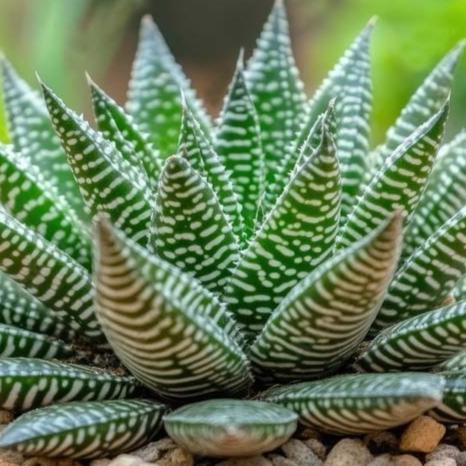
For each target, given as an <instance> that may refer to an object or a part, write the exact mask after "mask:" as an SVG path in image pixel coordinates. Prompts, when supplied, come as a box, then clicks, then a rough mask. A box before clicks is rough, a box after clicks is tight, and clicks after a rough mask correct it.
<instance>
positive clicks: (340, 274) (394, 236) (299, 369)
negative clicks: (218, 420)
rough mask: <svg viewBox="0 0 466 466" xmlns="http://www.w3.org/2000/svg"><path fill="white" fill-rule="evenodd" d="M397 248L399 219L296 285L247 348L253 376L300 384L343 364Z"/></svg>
mask: <svg viewBox="0 0 466 466" xmlns="http://www.w3.org/2000/svg"><path fill="white" fill-rule="evenodd" d="M400 245H401V216H400V215H399V214H398V215H395V216H394V217H393V218H392V219H390V221H388V222H387V223H386V224H385V225H383V226H382V227H381V228H379V229H378V231H376V232H374V233H373V234H371V235H370V236H369V237H368V238H365V239H364V240H362V241H360V242H359V243H357V244H355V245H354V246H353V247H351V248H349V249H347V250H344V251H342V252H341V253H340V254H338V255H337V256H335V257H334V258H333V259H331V260H329V261H327V262H325V263H324V264H323V265H321V266H320V267H319V268H317V270H316V271H315V272H313V273H311V274H310V275H309V276H307V277H306V278H305V279H304V280H303V281H301V282H300V283H299V284H298V285H296V286H295V287H294V288H293V289H292V291H291V292H290V293H289V294H288V295H287V297H286V298H285V299H284V300H283V301H282V302H281V304H280V305H279V306H278V307H277V309H276V310H275V311H274V313H273V314H272V316H271V318H270V319H269V320H268V322H267V324H266V326H265V328H264V330H263V331H262V333H261V334H260V335H259V337H258V338H257V340H256V341H255V342H254V345H253V346H252V348H251V355H250V359H251V361H252V364H253V368H254V369H255V372H256V374H257V376H258V377H259V378H260V379H261V380H266V381H283V382H289V381H290V380H293V379H294V380H305V379H309V378H315V377H319V376H321V375H322V374H323V373H329V372H332V371H334V370H335V369H337V368H338V367H340V366H341V365H342V364H344V363H345V362H346V360H347V359H348V358H349V357H350V356H351V355H352V354H353V353H354V351H355V350H356V348H357V347H358V345H359V344H360V343H361V341H362V340H363V339H364V337H365V336H366V334H367V332H368V330H369V327H370V326H371V324H372V322H373V321H374V319H375V317H376V315H377V312H378V310H379V308H380V305H381V304H382V300H383V297H384V295H385V292H386V290H387V287H388V284H389V283H390V280H391V279H392V276H393V273H394V271H395V268H396V264H397V261H398V257H399V252H400Z"/></svg>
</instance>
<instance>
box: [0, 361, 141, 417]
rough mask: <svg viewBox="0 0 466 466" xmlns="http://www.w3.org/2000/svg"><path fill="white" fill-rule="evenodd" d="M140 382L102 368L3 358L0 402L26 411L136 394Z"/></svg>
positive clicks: (0, 369)
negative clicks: (67, 402)
mask: <svg viewBox="0 0 466 466" xmlns="http://www.w3.org/2000/svg"><path fill="white" fill-rule="evenodd" d="M136 387H137V384H136V382H135V380H134V379H133V378H131V377H121V376H118V375H114V374H112V373H111V372H105V371H103V370H100V369H95V368H91V367H86V366H81V365H78V364H69V363H65V362H59V361H44V360H42V359H34V358H30V357H28V358H5V359H1V360H0V406H1V407H2V409H8V410H15V411H17V410H19V411H26V410H29V409H31V408H38V407H39V406H47V405H50V404H55V403H64V402H66V401H78V400H80V401H90V400H104V399H107V400H110V399H114V398H126V397H127V396H130V395H133V394H134V392H135V390H136Z"/></svg>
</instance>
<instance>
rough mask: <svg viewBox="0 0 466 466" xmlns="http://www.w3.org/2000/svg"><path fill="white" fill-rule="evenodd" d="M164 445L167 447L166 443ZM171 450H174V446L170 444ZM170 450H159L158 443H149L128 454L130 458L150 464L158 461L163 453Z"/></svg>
mask: <svg viewBox="0 0 466 466" xmlns="http://www.w3.org/2000/svg"><path fill="white" fill-rule="evenodd" d="M163 440H165V439H163ZM165 444H166V445H165V446H168V442H165ZM171 448H176V444H175V443H173V442H172V443H171ZM171 448H165V449H161V448H160V444H159V442H151V443H148V444H147V445H144V446H143V447H141V448H138V449H137V450H134V451H132V452H130V453H129V454H130V455H131V456H137V457H138V458H141V459H142V460H144V461H147V462H149V463H150V462H154V461H156V460H158V459H159V458H160V457H161V456H162V452H163V451H166V450H169V449H171Z"/></svg>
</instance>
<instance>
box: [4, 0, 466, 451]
mask: <svg viewBox="0 0 466 466" xmlns="http://www.w3.org/2000/svg"><path fill="white" fill-rule="evenodd" d="M372 29H373V22H370V23H369V25H368V26H367V27H366V28H365V29H364V30H363V31H362V33H361V34H360V35H359V36H358V37H357V38H356V39H355V41H354V42H353V44H352V45H351V46H350V47H349V48H348V50H347V51H346V52H345V53H344V55H343V57H342V58H341V60H340V61H339V62H338V63H337V65H336V66H335V68H334V69H333V70H332V71H331V72H330V73H329V75H328V77H327V78H326V79H325V81H324V82H323V84H322V85H321V87H320V88H319V89H318V90H317V91H316V93H315V94H314V97H313V98H312V99H308V98H307V97H306V95H305V94H304V92H303V85H302V83H301V81H300V79H299V76H298V71H297V69H296V67H295V64H294V59H293V55H292V52H291V47H290V41H289V35H288V29H287V22H286V15H285V10H284V7H283V5H282V3H280V2H278V3H277V4H276V5H275V7H274V8H273V10H272V12H271V14H270V17H269V19H268V21H267V23H266V25H265V27H264V30H263V32H262V34H261V36H260V38H259V41H258V44H257V49H256V51H255V52H254V53H253V55H252V57H251V58H250V59H249V61H248V62H247V63H246V64H245V63H244V62H243V59H242V58H241V57H240V59H239V60H238V64H237V67H236V71H235V74H234V77H233V80H232V83H231V85H230V87H229V90H228V93H227V97H226V99H225V103H224V107H223V111H222V112H221V115H220V117H219V119H218V120H217V121H216V122H214V121H212V119H211V118H210V117H209V116H208V115H207V114H206V112H205V111H204V109H203V106H202V103H201V102H200V101H199V100H198V99H197V97H196V95H195V92H194V91H193V90H192V89H191V87H190V84H189V81H188V79H187V78H186V77H185V75H184V74H183V71H182V70H181V68H180V67H179V66H178V65H177V64H176V62H175V60H174V58H173V57H172V55H171V53H170V51H169V48H168V47H167V45H166V44H165V42H164V40H163V38H162V36H161V35H160V33H159V31H158V29H157V28H156V26H155V24H154V23H153V22H152V21H151V19H150V18H145V19H144V20H143V22H142V28H141V38H140V44H139V48H138V52H137V56H136V60H135V64H134V68H133V72H132V76H131V81H130V86H129V97H128V102H127V104H126V106H125V107H124V108H123V107H121V106H119V105H118V104H117V103H116V102H115V101H114V100H112V99H111V97H109V96H108V95H107V94H106V93H105V92H104V91H103V90H102V89H100V88H99V87H98V86H97V85H96V84H94V83H93V82H92V81H91V80H90V78H89V85H90V90H91V97H92V102H93V105H94V111H95V117H96V118H95V123H96V128H94V127H91V126H90V125H89V124H88V123H87V122H86V121H84V120H83V118H82V117H81V116H79V115H78V114H76V113H75V112H74V111H72V110H71V109H69V108H68V107H67V106H66V105H65V103H64V102H63V101H62V100H61V99H60V98H59V97H58V96H56V95H55V94H54V92H53V91H52V90H51V89H50V88H49V87H47V86H46V85H45V84H43V83H41V90H42V96H40V95H38V94H37V92H36V91H34V90H32V89H31V88H30V87H29V86H28V85H27V84H26V83H25V82H24V81H22V80H21V79H20V78H19V77H18V76H17V75H16V73H15V71H14V70H13V68H12V67H11V65H9V64H7V63H4V64H3V87H4V95H5V104H6V108H7V113H8V119H9V122H10V134H11V141H12V144H11V146H4V147H1V148H0V202H1V204H2V208H1V210H0V236H1V241H0V271H1V275H0V292H1V293H2V302H1V307H0V320H1V325H0V355H1V359H0V406H1V407H2V408H5V409H12V410H15V411H17V412H19V413H23V414H21V415H20V416H19V417H18V418H17V419H16V420H15V421H14V422H13V423H12V424H10V425H9V426H8V427H7V428H6V429H5V430H4V431H2V433H1V435H0V446H1V447H10V448H14V449H16V450H18V451H20V452H22V453H24V454H26V455H41V456H59V457H73V458H91V457H96V456H99V455H109V454H115V453H117V452H121V451H128V450H131V449H133V448H135V447H136V446H138V445H141V444H143V443H144V442H147V441H149V440H150V439H151V438H152V437H154V436H155V435H157V432H158V430H159V427H160V426H161V424H162V421H163V423H164V425H165V429H166V431H167V432H168V433H169V435H171V436H172V437H173V438H174V439H175V440H176V441H177V442H179V443H180V444H181V445H183V446H185V447H186V448H189V449H190V450H191V451H193V452H195V453H199V454H208V455H212V456H221V455H232V456H235V455H248V454H257V453H260V452H264V451H267V450H270V449H273V448H275V447H277V446H278V445H280V444H281V443H282V442H284V441H285V440H286V439H287V438H288V437H289V436H290V435H292V434H293V432H294V430H295V429H296V424H297V422H299V423H301V424H303V425H310V426H313V427H317V428H319V429H322V430H325V431H328V432H332V433H336V434H344V433H351V434H359V433H364V432H371V431H376V430H381V429H387V428H391V427H394V426H398V425H400V424H403V423H406V422H408V421H409V420H411V419H412V418H414V417H416V416H418V415H419V414H421V413H423V412H425V411H429V410H430V411H432V412H433V413H436V414H435V415H437V416H439V417H441V418H442V419H447V421H450V422H462V421H464V420H466V383H465V382H464V379H465V376H466V373H465V372H464V367H466V364H465V363H464V361H465V360H466V358H465V356H464V351H463V352H462V350H463V349H464V348H465V345H466V337H465V335H466V333H465V331H464V330H465V327H466V303H465V302H463V301H461V297H462V295H463V293H464V292H463V286H462V278H463V277H464V275H465V271H466V235H465V230H466V208H465V207H464V205H465V202H466V191H465V189H464V186H465V185H466V164H465V160H466V138H465V136H464V133H461V134H460V135H458V136H457V137H456V138H454V139H453V140H452V141H451V142H450V143H448V144H444V145H443V146H442V138H443V134H444V129H445V122H446V119H447V114H448V101H449V94H450V86H451V82H452V79H453V71H454V68H455V65H456V63H457V61H458V59H459V57H460V55H461V48H462V47H461V45H459V46H457V47H456V48H454V49H453V50H452V51H451V52H450V53H448V54H447V55H446V57H445V58H444V59H443V60H442V61H441V62H440V63H439V64H438V65H437V67H436V68H435V69H434V70H433V71H432V73H431V74H430V75H429V76H428V77H427V78H426V80H425V81H424V82H423V83H422V84H421V85H420V87H419V89H418V90H417V91H416V92H415V94H414V95H413V97H412V98H411V99H410V101H409V102H408V103H407V105H406V107H405V108H404V109H403V111H402V112H401V114H400V117H399V118H398V120H397V121H396V122H395V123H394V125H393V127H392V128H390V130H389V131H388V133H387V138H386V141H385V143H384V144H383V145H382V146H381V147H379V148H377V149H376V150H374V151H372V152H370V150H369V144H368V137H369V119H370V109H371V86H370V76H369V73H370V57H369V45H370V36H371V32H372ZM453 295H455V296H457V297H458V301H457V302H456V301H454V299H453V298H452V296H453ZM431 369H437V371H435V372H432V371H431ZM272 385H273V387H272V388H270V386H272ZM257 396H259V398H261V400H260V401H259V400H257V399H254V398H257ZM463 400H465V401H463ZM180 405H182V406H181V407H180ZM170 408H177V409H175V410H174V411H173V412H169V410H170Z"/></svg>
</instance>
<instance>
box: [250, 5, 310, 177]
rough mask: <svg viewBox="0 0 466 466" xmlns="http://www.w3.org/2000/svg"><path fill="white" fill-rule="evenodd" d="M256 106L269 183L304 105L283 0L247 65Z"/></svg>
mask: <svg viewBox="0 0 466 466" xmlns="http://www.w3.org/2000/svg"><path fill="white" fill-rule="evenodd" d="M246 79H247V82H248V84H249V89H250V91H251V96H252V98H253V101H254V104H255V106H256V109H257V114H258V117H259V124H260V128H261V137H262V144H263V150H264V155H265V168H266V180H267V184H272V183H273V182H274V179H275V174H276V171H277V167H278V166H279V164H280V163H281V162H280V160H281V159H282V158H283V157H285V154H286V151H287V146H288V145H289V144H290V143H291V142H292V141H293V139H294V138H295V137H296V135H297V133H298V130H299V127H300V124H301V121H302V118H303V115H304V113H305V112H304V109H305V100H306V98H305V95H304V92H303V84H302V82H301V80H300V79H299V73H298V70H297V68H296V65H295V61H294V58H293V52H292V50H291V44H290V37H289V30H288V22H287V19H286V12H285V7H284V5H283V1H282V0H277V1H276V2H275V6H274V7H273V9H272V12H271V13H270V16H269V19H268V20H267V23H266V24H265V26H264V28H263V31H262V33H261V36H260V37H259V40H258V42H257V48H256V49H255V51H254V54H253V56H252V58H251V59H250V60H249V62H248V64H247V68H246Z"/></svg>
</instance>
